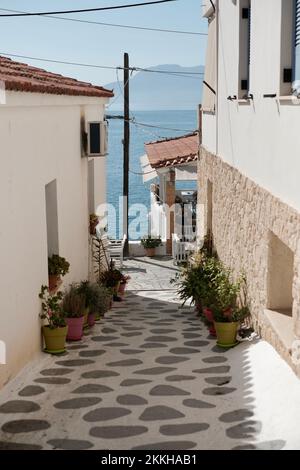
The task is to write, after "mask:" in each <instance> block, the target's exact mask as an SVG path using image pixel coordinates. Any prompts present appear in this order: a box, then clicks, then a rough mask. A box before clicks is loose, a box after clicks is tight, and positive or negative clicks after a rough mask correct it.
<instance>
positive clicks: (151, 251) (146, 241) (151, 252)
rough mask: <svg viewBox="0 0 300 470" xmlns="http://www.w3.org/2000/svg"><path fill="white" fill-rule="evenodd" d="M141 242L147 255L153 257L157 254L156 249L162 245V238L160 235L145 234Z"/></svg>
mask: <svg viewBox="0 0 300 470" xmlns="http://www.w3.org/2000/svg"><path fill="white" fill-rule="evenodd" d="M141 244H142V246H143V247H144V248H145V251H146V255H147V256H149V258H152V257H153V256H155V250H156V248H158V247H159V246H161V245H162V242H161V238H160V237H154V236H153V235H147V236H144V237H143V238H142V239H141Z"/></svg>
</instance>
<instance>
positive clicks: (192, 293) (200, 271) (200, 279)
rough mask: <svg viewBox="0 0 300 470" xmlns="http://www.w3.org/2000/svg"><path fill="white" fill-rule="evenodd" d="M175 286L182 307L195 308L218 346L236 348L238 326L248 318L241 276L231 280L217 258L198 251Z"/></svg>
mask: <svg viewBox="0 0 300 470" xmlns="http://www.w3.org/2000/svg"><path fill="white" fill-rule="evenodd" d="M174 282H175V283H176V284H177V291H178V294H179V297H180V298H181V300H182V301H183V304H184V303H185V302H187V301H190V302H191V303H194V304H195V306H196V310H197V311H198V313H199V314H200V316H202V318H203V319H204V321H205V323H206V324H207V326H208V329H209V332H210V334H211V335H212V336H215V337H217V344H218V345H219V346H221V347H224V348H228V347H233V346H234V345H236V344H237V341H236V337H237V331H238V329H239V326H240V324H241V322H242V321H243V320H244V319H245V318H246V317H248V316H249V315H250V312H249V308H248V306H247V303H246V280H245V277H244V275H240V276H238V277H235V278H234V276H233V274H232V272H231V270H230V269H229V268H227V267H226V266H225V265H224V264H223V263H222V262H221V261H220V260H219V259H218V258H217V256H216V255H213V256H212V255H209V254H208V253H207V252H206V251H200V252H199V253H198V254H197V255H196V256H195V257H194V261H193V263H190V264H188V265H187V267H186V268H185V269H184V270H183V271H182V272H181V273H180V274H179V275H178V276H177V278H175V280H174Z"/></svg>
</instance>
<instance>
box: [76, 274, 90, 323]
mask: <svg viewBox="0 0 300 470" xmlns="http://www.w3.org/2000/svg"><path fill="white" fill-rule="evenodd" d="M90 286H91V284H90V282H89V281H82V282H81V283H80V284H79V285H78V287H77V292H78V294H79V295H82V296H83V297H84V301H85V308H84V313H83V317H84V320H83V328H87V327H88V326H89V314H90V308H89V295H90Z"/></svg>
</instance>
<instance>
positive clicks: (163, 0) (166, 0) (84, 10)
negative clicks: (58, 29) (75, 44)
mask: <svg viewBox="0 0 300 470" xmlns="http://www.w3.org/2000/svg"><path fill="white" fill-rule="evenodd" d="M177 1H178V0H155V1H151V2H143V3H131V4H128V5H115V6H109V7H98V8H82V9H79V10H62V11H40V12H28V13H5V14H1V15H0V17H3V18H8V17H9V18H10V17H24V16H46V15H69V14H70V13H90V12H95V11H106V10H120V9H123V8H133V7H143V6H147V5H157V4H159V3H169V2H177Z"/></svg>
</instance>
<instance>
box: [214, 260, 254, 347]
mask: <svg viewBox="0 0 300 470" xmlns="http://www.w3.org/2000/svg"><path fill="white" fill-rule="evenodd" d="M245 290H246V288H245V278H244V277H243V276H240V277H239V278H238V280H237V281H235V282H234V281H233V280H232V276H231V272H230V270H228V269H226V270H225V271H224V273H223V276H222V278H221V279H220V280H219V284H218V287H217V293H216V300H215V305H214V306H213V307H212V310H213V317H214V324H215V329H216V333H217V340H218V341H217V344H218V346H221V347H223V348H230V347H233V346H235V345H236V344H237V341H236V336H237V331H238V328H239V325H240V322H241V321H243V320H244V319H245V318H246V317H248V316H249V315H250V312H249V308H248V306H247V304H246V300H245V296H244V295H243V294H244V293H245Z"/></svg>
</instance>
